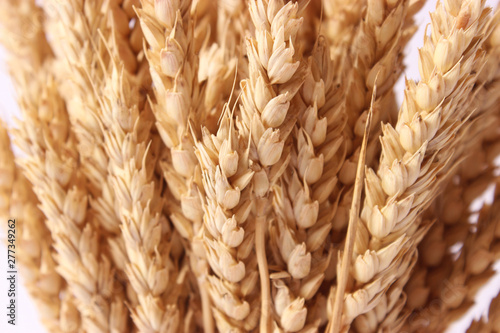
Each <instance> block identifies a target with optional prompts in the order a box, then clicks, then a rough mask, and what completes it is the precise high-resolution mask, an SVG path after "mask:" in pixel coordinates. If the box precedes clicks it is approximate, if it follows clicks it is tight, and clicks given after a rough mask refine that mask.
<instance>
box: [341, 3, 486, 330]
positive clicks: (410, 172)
mask: <svg viewBox="0 0 500 333" xmlns="http://www.w3.org/2000/svg"><path fill="white" fill-rule="evenodd" d="M482 6H483V3H479V2H467V1H465V2H447V8H448V10H445V9H444V8H443V6H442V5H441V4H438V6H437V8H436V12H435V14H432V15H431V18H432V21H433V22H434V23H433V27H434V29H433V30H432V33H431V36H430V37H426V38H425V41H424V48H423V49H422V50H421V53H420V59H419V61H420V66H421V75H422V81H421V82H419V83H418V85H417V84H415V83H413V82H412V81H407V88H406V91H405V100H404V103H403V106H402V108H401V110H400V112H399V118H398V122H397V124H396V128H395V129H394V128H392V126H390V125H384V126H383V133H384V134H383V136H382V137H381V142H382V157H381V161H380V166H379V168H378V175H377V174H375V172H373V171H372V170H368V172H367V176H366V177H367V180H366V193H367V194H366V199H365V202H364V207H363V211H362V214H361V220H362V222H363V223H362V224H361V226H363V227H364V228H363V227H361V228H358V235H357V237H358V238H357V240H356V245H355V248H354V260H353V265H352V275H353V278H354V281H356V285H355V286H354V288H353V289H352V290H351V291H350V292H349V293H348V294H347V295H346V298H345V304H344V310H343V315H344V324H345V325H349V324H350V323H351V322H352V320H353V319H355V318H356V317H358V316H359V315H360V314H363V313H366V312H368V311H370V310H372V309H374V308H375V306H377V305H378V304H379V302H380V300H381V299H388V301H387V303H381V304H382V305H381V307H382V308H377V311H385V313H388V312H389V311H391V310H392V309H394V308H395V307H396V308H397V306H396V305H397V304H398V306H399V303H400V302H401V301H400V300H399V296H397V295H399V294H400V292H401V291H400V290H398V289H399V288H395V289H394V290H390V293H389V295H387V296H386V295H384V293H385V291H387V289H388V288H389V287H390V286H391V284H392V283H393V282H394V281H395V280H396V279H397V278H398V277H401V276H402V275H403V274H404V272H405V271H406V269H407V268H408V267H411V265H413V262H414V259H412V258H413V253H414V248H415V245H416V244H418V241H419V239H421V237H422V236H423V234H425V231H426V228H427V227H426V225H423V226H422V227H420V228H418V220H417V219H418V212H419V211H420V210H421V209H422V208H425V207H426V206H428V203H429V201H430V200H432V198H434V197H435V195H436V189H437V188H438V187H437V184H439V178H438V179H437V181H435V182H434V184H429V180H431V179H435V178H436V176H437V175H438V173H439V172H440V171H441V170H442V169H443V167H446V166H447V165H448V163H447V161H449V158H450V157H452V156H454V155H453V150H451V147H450V146H453V145H456V144H458V142H459V138H460V137H457V138H456V139H455V140H454V141H450V140H449V138H450V136H451V135H454V134H455V133H457V132H458V131H459V129H460V127H461V126H460V125H461V124H463V123H466V121H467V118H468V117H469V115H470V113H471V112H472V110H471V109H470V108H469V107H468V105H470V101H467V100H466V99H467V98H466V96H467V95H468V94H470V93H471V92H472V89H473V87H474V83H475V81H476V77H477V75H474V73H475V72H476V71H477V70H476V68H478V67H476V66H479V68H480V67H481V65H482V64H483V63H484V58H483V57H478V56H477V55H478V54H481V53H480V52H479V53H478V50H479V47H480V46H481V43H482V41H483V39H482V36H483V34H484V27H485V25H486V24H487V23H488V22H489V21H488V20H487V19H486V17H485V15H486V14H487V13H488V10H484V11H483V9H482ZM466 32H467V33H466ZM435 50H436V51H435ZM471 73H472V75H470V74H471ZM453 74H454V75H453ZM462 101H463V103H462ZM458 105H460V108H458V107H457V106H458ZM457 125H458V126H457ZM445 142H446V143H447V144H448V146H447V147H444V146H443V144H444V143H445ZM434 161H436V162H437V163H433V162H434ZM389 212H391V213H390V214H389ZM398 287H399V286H398ZM386 297H387V298H386ZM389 297H392V298H389ZM398 302H399V303H398ZM384 304H386V305H385V306H384Z"/></svg>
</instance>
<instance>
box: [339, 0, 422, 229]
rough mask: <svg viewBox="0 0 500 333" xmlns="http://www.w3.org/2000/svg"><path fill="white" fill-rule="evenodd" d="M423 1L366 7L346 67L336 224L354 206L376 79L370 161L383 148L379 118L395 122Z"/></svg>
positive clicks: (370, 4)
mask: <svg viewBox="0 0 500 333" xmlns="http://www.w3.org/2000/svg"><path fill="white" fill-rule="evenodd" d="M423 2H424V1H414V2H413V1H407V0H401V1H384V0H382V1H377V0H376V1H372V0H370V1H368V3H367V8H366V13H365V14H364V16H363V20H362V21H361V22H360V23H359V27H358V30H357V31H356V34H355V35H354V37H353V39H352V45H351V46H350V48H349V49H348V55H347V59H346V61H345V63H344V65H343V67H342V70H343V71H344V73H343V74H342V78H343V80H345V81H347V88H346V96H348V97H347V98H346V113H347V116H348V119H349V122H348V123H349V126H347V127H346V128H345V131H346V133H345V136H346V145H347V150H348V151H347V156H348V159H347V160H346V161H345V163H344V165H343V166H342V169H341V170H340V172H339V180H340V182H341V183H342V184H344V185H346V186H347V188H346V189H345V190H344V195H343V197H342V199H341V202H340V207H339V213H338V216H337V217H336V218H335V222H334V223H335V224H337V225H338V227H337V228H339V227H340V225H342V224H343V225H345V223H346V221H345V220H343V219H342V218H343V217H344V216H347V213H345V212H346V211H348V210H349V202H350V201H351V200H350V193H352V185H353V183H354V176H355V171H354V170H355V165H357V158H358V155H359V150H360V142H361V138H362V137H363V131H364V123H365V120H366V116H367V112H368V109H369V107H370V99H371V95H372V92H373V88H374V86H375V84H377V92H378V93H377V96H376V100H375V106H374V110H375V112H374V115H373V117H374V121H373V123H374V133H376V134H377V135H375V136H373V139H372V141H371V142H370V146H369V147H370V148H369V152H368V156H367V164H368V165H369V166H372V165H373V158H374V157H375V156H376V155H375V153H378V151H377V149H379V146H378V140H377V136H378V134H379V133H380V126H379V124H380V122H381V121H384V122H390V121H392V122H394V120H395V118H396V117H397V108H396V107H393V106H395V103H393V104H392V105H391V102H392V100H391V99H392V98H393V87H394V84H395V83H396V81H397V80H398V79H399V77H400V75H401V73H402V70H403V61H402V60H403V57H402V53H403V49H404V47H405V45H406V43H407V41H408V40H409V39H410V38H411V36H412V35H413V33H414V32H415V31H416V27H415V26H414V25H413V24H411V22H412V17H413V14H414V13H415V12H416V11H417V10H416V9H418V8H419V7H420V6H421V5H422V4H423Z"/></svg>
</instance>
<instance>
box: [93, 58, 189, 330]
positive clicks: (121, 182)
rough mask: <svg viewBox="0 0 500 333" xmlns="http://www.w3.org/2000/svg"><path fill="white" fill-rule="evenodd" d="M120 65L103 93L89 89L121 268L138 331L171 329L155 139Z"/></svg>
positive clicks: (172, 305)
mask: <svg viewBox="0 0 500 333" xmlns="http://www.w3.org/2000/svg"><path fill="white" fill-rule="evenodd" d="M122 66H123V64H122V63H116V62H113V63H112V67H111V70H110V73H109V74H108V75H107V77H108V79H107V80H106V84H105V86H104V91H105V94H102V97H98V96H101V93H100V92H99V91H97V90H96V91H95V94H96V97H97V98H99V101H100V105H101V108H100V114H99V115H100V121H101V122H102V124H101V125H102V126H103V128H107V131H106V132H105V136H104V142H105V146H104V147H105V151H106V152H107V154H108V155H109V156H110V160H109V166H108V170H109V173H110V183H111V185H112V187H113V189H114V193H115V197H116V202H117V205H118V207H119V216H120V219H121V223H122V224H121V229H122V234H123V238H124V240H125V249H126V251H127V255H128V260H127V263H128V264H127V265H126V269H125V270H126V272H127V275H128V278H129V281H130V283H131V285H132V287H133V288H134V290H135V292H136V293H137V297H138V303H139V304H138V305H137V306H136V307H135V309H134V310H133V313H132V317H133V319H134V322H135V324H136V326H137V327H138V329H139V330H140V331H141V332H173V331H176V330H177V329H178V327H179V321H180V319H181V315H182V313H181V311H180V310H179V309H178V305H177V304H176V303H177V297H178V291H177V290H176V288H175V285H176V284H172V283H171V282H170V281H171V280H170V278H175V275H172V271H173V272H174V273H175V267H174V266H173V263H172V262H171V260H170V258H169V242H168V241H167V242H164V243H162V244H161V245H160V239H162V238H163V237H167V238H168V237H170V235H169V232H170V227H169V223H168V221H167V220H166V218H165V217H164V216H163V215H162V206H163V201H162V200H163V199H162V197H161V196H160V195H159V193H158V191H159V189H160V188H159V187H158V185H159V183H160V181H161V179H155V178H154V166H155V164H156V163H155V161H156V158H157V156H158V149H159V143H160V142H159V141H158V140H155V138H154V137H152V136H151V134H150V131H151V126H152V114H150V113H149V112H150V111H149V109H148V105H147V104H146V109H143V110H140V109H139V108H140V100H141V96H140V91H139V86H140V85H138V84H137V82H135V81H133V78H132V77H131V76H130V74H128V72H127V71H125V70H124V69H123V67H122ZM116 119H118V121H116ZM155 185H156V186H155ZM170 275H172V276H170ZM177 289H179V288H177ZM180 289H182V288H180Z"/></svg>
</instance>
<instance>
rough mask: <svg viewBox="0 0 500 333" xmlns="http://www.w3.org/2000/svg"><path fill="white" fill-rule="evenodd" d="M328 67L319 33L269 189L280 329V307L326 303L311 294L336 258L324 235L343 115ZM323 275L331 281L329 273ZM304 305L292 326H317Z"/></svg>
mask: <svg viewBox="0 0 500 333" xmlns="http://www.w3.org/2000/svg"><path fill="white" fill-rule="evenodd" d="M332 65H333V64H332V63H331V59H330V53H329V46H328V44H327V41H326V39H325V38H324V37H323V36H320V37H319V38H318V41H317V43H316V46H315V47H314V48H313V51H312V55H311V56H310V57H309V59H308V67H307V71H306V76H305V81H304V84H303V86H302V88H301V89H300V99H299V98H297V99H296V100H295V102H296V105H299V108H300V110H301V111H300V117H299V119H298V122H297V125H296V128H295V129H294V132H293V134H292V136H293V139H294V142H293V145H292V147H291V151H290V155H291V157H290V164H289V165H288V167H287V170H286V171H285V173H284V175H283V176H282V177H281V179H280V181H279V182H278V183H277V184H276V186H273V187H272V191H273V199H272V204H273V208H274V211H275V214H276V218H275V220H274V221H273V223H272V224H271V228H270V249H271V253H272V254H273V256H272V258H273V263H272V266H273V270H282V271H281V272H276V273H273V274H272V275H271V279H272V281H273V300H274V304H275V306H274V311H275V313H276V315H277V316H278V318H279V320H278V322H280V323H281V324H280V325H281V326H282V327H287V325H289V324H286V323H290V322H291V320H290V315H291V313H290V311H285V309H286V308H287V307H288V306H293V305H294V304H296V303H300V302H308V304H318V306H319V303H321V302H324V301H325V298H324V297H321V296H318V297H317V298H315V297H314V296H315V295H316V292H317V291H318V289H319V288H320V286H321V284H322V283H323V280H324V279H325V277H326V274H327V272H326V270H327V269H328V268H329V267H331V265H332V263H331V259H332V257H334V256H335V254H334V253H333V251H332V250H333V249H332V244H331V242H330V238H329V237H328V235H329V233H330V231H331V227H332V225H331V223H330V221H331V219H332V217H333V215H334V214H335V210H336V207H337V205H336V196H335V195H334V192H335V191H336V184H337V177H336V174H337V172H338V171H339V169H340V167H341V166H342V162H343V158H344V156H345V145H344V144H343V142H344V140H343V136H342V131H343V126H345V124H346V120H347V117H346V116H345V112H344V111H345V109H344V103H343V91H342V89H341V88H339V87H338V86H337V85H335V84H334V82H333V66H332ZM337 193H338V191H337ZM332 197H333V199H332ZM298 259H299V260H298ZM313 263H314V267H313ZM333 266H334V265H333ZM328 275H329V276H328V277H327V279H328V280H331V279H332V278H333V274H331V273H330V274H328ZM308 308H309V305H307V308H306V307H305V308H304V310H303V311H302V314H307V317H308V319H307V321H304V322H302V323H300V324H299V323H298V322H296V323H295V324H294V325H296V327H295V329H299V327H300V329H302V328H303V327H302V326H304V325H306V326H307V327H309V328H312V327H316V328H317V327H318V325H323V324H324V322H325V321H326V317H323V314H324V312H323V311H312V312H310V311H308ZM320 317H321V318H320ZM318 318H320V320H318Z"/></svg>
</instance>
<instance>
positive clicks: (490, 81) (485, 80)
mask: <svg viewBox="0 0 500 333" xmlns="http://www.w3.org/2000/svg"><path fill="white" fill-rule="evenodd" d="M499 30H500V28H499V27H498V26H497V27H496V29H495V30H494V32H493V33H492V34H491V35H490V37H489V38H488V40H487V41H486V42H485V43H484V49H485V51H486V65H485V66H484V67H483V70H482V71H481V72H480V73H479V75H478V78H477V83H476V85H477V86H478V87H481V88H480V89H479V90H478V91H477V93H476V94H475V95H474V100H473V105H474V107H475V109H476V110H475V114H474V122H473V123H472V126H470V128H469V129H468V131H467V133H466V134H465V135H466V137H465V138H464V139H463V140H462V143H461V146H460V147H457V148H456V150H457V156H463V155H466V156H467V159H465V161H462V162H461V163H460V166H458V168H459V169H460V173H459V175H460V178H459V179H460V183H459V186H458V188H461V187H463V186H465V184H468V185H467V191H466V193H465V194H464V198H460V197H458V198H457V197H456V195H457V194H456V189H455V187H457V186H456V185H455V184H456V183H457V177H458V176H454V177H455V178H454V181H453V184H450V185H449V189H447V190H445V191H444V193H443V196H442V197H443V199H441V200H440V202H446V203H445V204H444V205H445V206H446V205H451V206H449V207H447V208H443V211H442V214H441V215H440V217H442V218H443V219H444V221H446V222H445V223H446V224H447V225H448V226H449V227H450V228H449V230H448V228H447V230H446V231H445V232H446V234H449V235H451V236H449V237H447V238H448V239H449V241H450V242H453V240H456V241H458V240H460V239H463V238H465V235H466V234H467V229H468V226H467V225H466V224H458V225H455V224H453V223H452V221H454V219H456V218H458V217H459V216H461V213H460V212H463V211H464V208H467V207H468V206H470V203H471V201H472V200H473V199H474V198H476V197H477V195H478V194H479V193H480V192H481V191H484V190H485V189H486V186H488V184H489V183H491V182H490V181H491V177H490V175H489V173H486V174H485V175H483V176H481V175H482V174H483V173H484V172H485V170H488V169H489V168H490V167H488V163H489V165H492V164H491V163H492V162H491V161H492V160H493V158H494V157H495V156H496V155H498V153H497V152H498V145H496V144H495V141H496V140H497V139H498V131H497V128H498V127H497V126H498V124H499V119H498V112H492V111H495V110H498V108H497V107H496V104H495V103H497V102H498V101H499V98H500V94H499V92H498V91H496V90H495V87H496V86H498V82H499V81H498V78H499V74H500V72H499V71H498V69H499V65H498V64H497V63H496V59H497V57H498V53H499V52H500V48H499V47H498V45H500V44H499V43H498V38H497V36H496V35H497V33H498V31H499ZM488 65H489V66H488ZM478 178H480V179H478ZM464 199H467V201H464ZM426 218H427V219H431V220H432V218H431V217H429V216H427V217H426ZM450 224H451V225H450ZM436 232H437V234H436V235H435V234H434V233H436ZM440 232H443V226H442V225H441V224H439V223H437V224H436V225H435V226H434V227H433V228H432V229H431V230H430V235H429V237H427V238H429V239H427V238H426V239H424V241H423V244H422V245H421V246H420V248H419V252H420V259H419V261H418V262H417V266H421V263H420V261H422V262H423V263H425V264H428V263H435V262H438V261H439V258H441V257H442V253H443V252H442V251H443V250H444V249H445V247H444V246H445V244H448V243H447V242H445V241H444V240H443V241H442V242H441V243H439V241H438V238H439V236H438V235H439V234H440ZM436 236H437V237H438V238H436ZM448 245H450V246H451V244H448ZM440 253H441V254H440ZM431 265H432V264H431ZM424 295H425V293H420V294H419V293H418V292H417V293H412V296H413V297H415V296H416V297H417V299H422V298H424ZM402 297H404V295H402ZM415 303H416V301H415V300H413V299H411V298H409V299H408V300H407V302H406V304H407V305H406V306H405V308H404V310H403V311H402V313H401V314H399V315H398V314H397V312H396V311H392V312H391V316H390V318H387V319H385V320H384V322H383V325H384V327H386V328H387V327H392V328H391V329H398V328H397V326H398V325H401V324H402V323H403V322H404V317H405V316H407V315H408V313H409V309H411V304H415ZM400 308H401V307H400ZM391 321H393V322H392V323H391ZM365 323H366V322H365Z"/></svg>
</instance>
